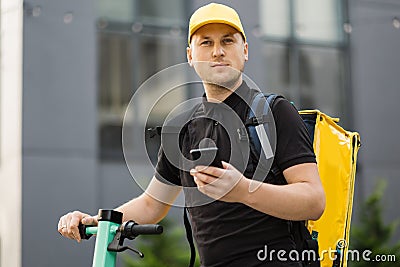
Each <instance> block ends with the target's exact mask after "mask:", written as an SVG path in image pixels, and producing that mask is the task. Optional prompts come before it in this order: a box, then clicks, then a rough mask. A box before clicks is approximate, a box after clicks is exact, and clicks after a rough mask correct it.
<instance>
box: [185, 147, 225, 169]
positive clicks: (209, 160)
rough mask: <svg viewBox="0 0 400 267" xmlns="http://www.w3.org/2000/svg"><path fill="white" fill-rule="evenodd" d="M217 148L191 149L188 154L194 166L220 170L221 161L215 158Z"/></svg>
mask: <svg viewBox="0 0 400 267" xmlns="http://www.w3.org/2000/svg"><path fill="white" fill-rule="evenodd" d="M217 152H218V147H206V148H196V149H191V150H190V154H191V155H192V159H193V163H194V165H195V166H198V165H204V166H214V167H218V168H222V163H221V161H218V160H217V159H216V158H217Z"/></svg>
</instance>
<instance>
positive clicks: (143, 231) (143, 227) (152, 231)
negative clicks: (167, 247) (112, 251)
mask: <svg viewBox="0 0 400 267" xmlns="http://www.w3.org/2000/svg"><path fill="white" fill-rule="evenodd" d="M120 231H121V232H122V235H123V236H125V237H126V238H128V239H133V238H135V237H137V236H138V235H159V234H161V233H162V232H163V227H162V226H161V225H158V224H137V223H135V222H134V221H127V222H125V223H123V224H122V225H121V226H120Z"/></svg>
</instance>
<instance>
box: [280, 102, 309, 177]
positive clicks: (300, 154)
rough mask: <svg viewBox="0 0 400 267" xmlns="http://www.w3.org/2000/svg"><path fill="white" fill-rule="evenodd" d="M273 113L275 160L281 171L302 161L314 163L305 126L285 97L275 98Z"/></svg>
mask: <svg viewBox="0 0 400 267" xmlns="http://www.w3.org/2000/svg"><path fill="white" fill-rule="evenodd" d="M272 112H273V114H274V119H275V126H276V133H277V145H276V151H275V162H276V164H277V166H278V168H279V169H280V170H281V171H284V170H285V169H287V168H289V167H292V166H294V165H298V164H302V163H316V159H315V153H314V150H313V146H312V143H311V139H310V136H309V134H308V132H307V128H306V126H305V124H304V122H303V120H302V119H301V117H300V115H299V113H298V111H297V110H296V108H295V107H294V106H293V105H292V104H291V103H290V102H289V101H287V100H286V99H283V98H277V99H276V101H275V103H274V105H273V108H272Z"/></svg>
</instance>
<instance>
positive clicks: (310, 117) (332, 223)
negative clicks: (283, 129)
mask: <svg viewBox="0 0 400 267" xmlns="http://www.w3.org/2000/svg"><path fill="white" fill-rule="evenodd" d="M299 113H300V115H301V117H302V118H303V121H304V122H305V123H306V126H307V128H308V130H309V131H310V133H311V137H312V141H313V146H314V152H315V154H316V157H317V163H318V171H319V174H320V178H321V181H322V185H323V187H324V189H325V194H326V208H325V212H324V214H323V215H322V217H321V218H320V219H319V220H317V221H308V223H307V226H308V230H309V231H310V233H311V235H312V237H313V238H316V239H317V240H318V245H319V255H320V258H321V267H332V266H335V267H336V266H338V267H346V266H347V257H346V255H347V251H348V245H349V232H350V223H351V214H352V207H353V195H354V180H355V174H356V161H357V152H358V149H359V147H360V135H359V134H358V133H356V132H349V131H346V130H344V129H343V128H342V127H340V126H339V125H338V124H337V122H338V121H339V120H338V119H336V118H331V117H329V116H328V115H326V114H324V113H322V112H320V111H319V110H304V111H300V112H299ZM312 133H314V134H313V135H312Z"/></svg>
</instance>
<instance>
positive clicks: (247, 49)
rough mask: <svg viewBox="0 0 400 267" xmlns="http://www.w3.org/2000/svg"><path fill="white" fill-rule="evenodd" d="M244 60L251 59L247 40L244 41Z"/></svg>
mask: <svg viewBox="0 0 400 267" xmlns="http://www.w3.org/2000/svg"><path fill="white" fill-rule="evenodd" d="M244 60H245V61H248V60H249V44H248V43H247V42H245V43H244Z"/></svg>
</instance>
